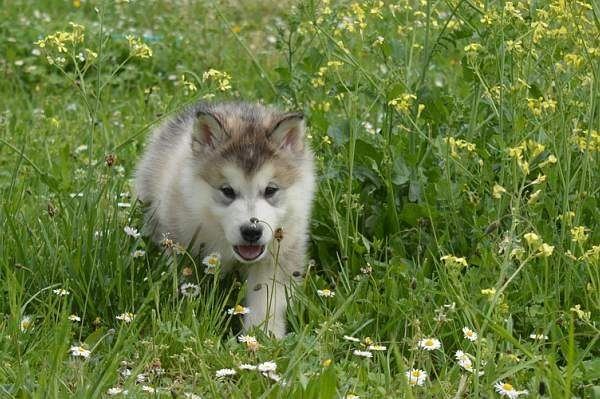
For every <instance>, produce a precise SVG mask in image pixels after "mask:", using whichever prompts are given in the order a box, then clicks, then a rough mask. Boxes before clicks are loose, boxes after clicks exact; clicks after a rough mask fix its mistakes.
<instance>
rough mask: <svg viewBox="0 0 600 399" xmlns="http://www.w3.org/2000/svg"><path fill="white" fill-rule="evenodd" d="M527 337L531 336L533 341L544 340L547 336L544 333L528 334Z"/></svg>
mask: <svg viewBox="0 0 600 399" xmlns="http://www.w3.org/2000/svg"><path fill="white" fill-rule="evenodd" d="M529 338H531V339H533V340H535V341H545V340H547V339H548V336H547V335H545V334H530V335H529Z"/></svg>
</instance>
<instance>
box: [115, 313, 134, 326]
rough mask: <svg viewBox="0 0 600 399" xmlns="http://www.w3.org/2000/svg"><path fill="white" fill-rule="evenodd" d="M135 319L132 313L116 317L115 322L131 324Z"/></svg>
mask: <svg viewBox="0 0 600 399" xmlns="http://www.w3.org/2000/svg"><path fill="white" fill-rule="evenodd" d="M134 318H135V315H134V314H133V313H129V312H126V313H121V314H120V315H118V316H117V317H116V319H117V320H121V321H123V322H124V323H131V322H132V321H133V319H134Z"/></svg>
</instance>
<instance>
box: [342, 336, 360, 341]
mask: <svg viewBox="0 0 600 399" xmlns="http://www.w3.org/2000/svg"><path fill="white" fill-rule="evenodd" d="M343 338H344V339H345V340H346V341H350V342H360V339H358V338H355V337H352V336H350V335H344V336H343Z"/></svg>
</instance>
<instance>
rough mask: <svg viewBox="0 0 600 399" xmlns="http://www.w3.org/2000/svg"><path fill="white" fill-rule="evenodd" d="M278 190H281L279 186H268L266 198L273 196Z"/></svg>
mask: <svg viewBox="0 0 600 399" xmlns="http://www.w3.org/2000/svg"><path fill="white" fill-rule="evenodd" d="M277 191H279V187H275V186H267V188H265V198H271V197H272V196H274V195H275V193H276V192H277Z"/></svg>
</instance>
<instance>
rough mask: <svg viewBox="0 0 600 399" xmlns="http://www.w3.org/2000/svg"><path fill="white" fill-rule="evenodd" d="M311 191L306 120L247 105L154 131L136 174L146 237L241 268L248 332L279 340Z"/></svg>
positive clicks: (299, 270) (197, 111)
mask: <svg viewBox="0 0 600 399" xmlns="http://www.w3.org/2000/svg"><path fill="white" fill-rule="evenodd" d="M314 184H315V178H314V170H313V155H312V152H311V150H310V148H309V147H308V145H307V144H306V143H305V124H304V120H303V116H302V114H300V113H281V112H278V111H277V110H275V109H274V108H270V107H265V106H262V105H258V104H247V103H214V104H210V103H199V104H197V105H196V106H193V107H191V108H189V109H187V110H186V111H184V112H183V113H181V114H179V115H177V116H176V117H174V118H173V119H171V120H169V121H168V122H166V123H165V124H163V125H162V126H160V127H159V128H157V129H156V130H155V131H154V133H153V134H152V137H151V139H150V142H149V144H148V145H147V147H146V150H145V153H144V155H143V157H142V159H141V161H140V162H139V164H138V166H137V169H136V173H135V187H136V192H137V196H138V199H140V200H141V201H142V202H143V203H144V204H145V205H146V208H145V217H146V220H145V228H144V231H145V233H146V234H149V235H151V237H152V239H153V240H154V241H156V242H159V241H161V240H162V239H163V238H164V237H165V236H166V237H168V238H169V239H171V240H173V241H175V242H177V243H179V244H181V245H183V246H190V245H191V251H192V253H193V254H194V255H203V254H209V253H213V252H217V253H219V254H220V255H221V261H222V267H223V269H224V271H230V270H232V269H233V268H239V269H240V270H241V271H242V272H243V273H245V274H246V275H247V284H248V287H247V296H246V306H247V307H248V308H249V309H250V312H249V313H248V314H247V315H245V318H244V326H245V328H250V327H253V326H261V327H264V328H266V329H267V330H268V331H270V332H271V333H273V334H274V335H275V336H278V337H281V336H282V335H284V334H285V331H286V330H285V312H286V306H287V298H288V297H289V295H290V294H291V290H290V289H289V288H290V287H291V284H293V282H295V281H298V280H299V279H300V278H301V276H302V275H303V273H304V269H305V265H306V259H305V254H306V245H307V234H308V228H309V220H310V212H311V203H312V198H313V193H314ZM277 229H281V231H280V232H282V236H283V239H281V240H280V241H279V240H277V239H275V238H274V235H275V232H276V231H278V230H277Z"/></svg>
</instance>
